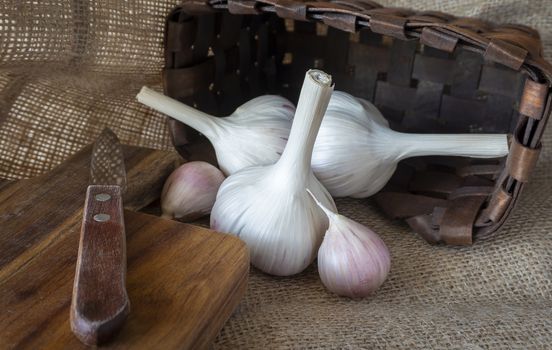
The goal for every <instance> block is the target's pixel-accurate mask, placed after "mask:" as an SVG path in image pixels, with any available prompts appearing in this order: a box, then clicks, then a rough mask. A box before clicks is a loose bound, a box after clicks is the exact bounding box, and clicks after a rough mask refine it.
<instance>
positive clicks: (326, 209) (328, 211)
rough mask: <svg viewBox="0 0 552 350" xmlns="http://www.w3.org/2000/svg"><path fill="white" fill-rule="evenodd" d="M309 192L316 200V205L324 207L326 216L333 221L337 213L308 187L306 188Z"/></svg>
mask: <svg viewBox="0 0 552 350" xmlns="http://www.w3.org/2000/svg"><path fill="white" fill-rule="evenodd" d="M306 190H307V192H308V193H309V194H310V196H311V197H312V199H313V200H314V202H315V203H316V205H318V207H319V208H320V209H322V211H324V213H325V214H326V216H327V217H328V219H329V220H330V221H331V220H332V219H335V217H336V216H337V215H338V214H337V213H334V212H333V211H331V210H330V209H328V208H327V207H326V206H325V205H324V204H322V203H321V202H320V201H319V200H318V198H316V196H315V195H314V194H313V193H312V192H311V190H309V189H308V188H307V189H306Z"/></svg>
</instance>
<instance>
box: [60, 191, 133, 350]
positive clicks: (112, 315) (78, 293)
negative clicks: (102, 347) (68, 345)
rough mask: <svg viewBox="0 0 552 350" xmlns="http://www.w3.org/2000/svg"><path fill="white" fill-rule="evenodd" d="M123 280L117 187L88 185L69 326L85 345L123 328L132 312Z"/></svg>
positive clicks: (121, 223) (122, 230) (122, 238)
mask: <svg viewBox="0 0 552 350" xmlns="http://www.w3.org/2000/svg"><path fill="white" fill-rule="evenodd" d="M125 284H126V237H125V225H124V217H123V203H122V197H121V188H120V187H119V186H98V185H92V186H89V187H88V191H87V193H86V202H85V206H84V214H83V221H82V228H81V236H80V243H79V254H78V258H77V271H76V274H75V282H74V285H73V298H72V300H71V329H72V331H73V333H75V335H76V336H77V337H78V338H79V339H80V340H81V341H82V342H83V343H85V344H88V345H95V344H100V343H103V342H105V341H107V340H109V338H110V337H111V336H112V335H114V334H115V333H116V332H117V331H118V330H119V328H121V326H122V325H123V322H124V320H125V318H126V317H127V315H128V313H129V311H130V303H129V300H128V295H127V291H126V286H125Z"/></svg>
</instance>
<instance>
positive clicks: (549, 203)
mask: <svg viewBox="0 0 552 350" xmlns="http://www.w3.org/2000/svg"><path fill="white" fill-rule="evenodd" d="M178 3H179V1H163V0H152V1H145V0H144V1H124V2H123V1H116V0H112V1H94V0H89V1H84V0H75V1H58V0H57V1H52V0H45V1H40V2H38V1H30V0H29V1H27V0H18V1H16V0H11V1H4V2H2V4H0V178H26V177H31V176H36V175H38V174H41V173H43V172H44V171H46V170H48V169H50V168H51V167H53V166H54V165H55V164H58V163H59V162H61V161H62V160H64V159H65V158H66V157H67V156H69V155H70V154H72V153H74V152H75V151H76V150H78V149H79V148H81V147H82V146H84V145H85V144H87V143H90V142H91V141H93V140H94V139H95V138H96V137H97V136H98V135H99V133H100V132H101V130H102V129H103V128H104V127H105V126H109V127H111V128H112V129H113V130H114V131H115V132H116V134H117V135H118V136H119V138H120V139H121V141H122V142H123V143H127V144H133V145H139V146H146V147H154V148H160V149H171V145H170V139H169V136H168V133H167V129H166V125H165V119H164V117H163V116H161V115H160V114H158V113H155V112H152V111H151V110H149V109H148V108H145V107H143V106H141V105H139V104H138V103H137V102H135V99H134V96H135V94H136V93H137V92H138V90H139V88H140V87H141V86H142V85H144V84H146V85H149V86H153V87H155V88H157V89H159V90H160V89H161V69H162V66H163V45H162V37H163V30H164V23H165V16H166V14H167V13H168V12H169V10H170V9H171V8H172V7H173V6H175V5H177V4H178ZM379 3H381V4H382V5H384V6H403V7H409V8H415V9H418V10H427V9H431V10H439V11H443V12H448V13H451V14H453V15H457V16H473V17H479V18H483V19H487V20H491V21H493V22H499V23H500V22H516V23H521V24H527V25H530V26H532V27H534V28H536V29H538V30H539V31H540V33H541V37H542V40H543V45H544V48H545V56H546V58H547V59H548V60H551V59H552V20H551V18H552V6H551V3H550V2H549V1H529V0H526V1H513V0H509V1H499V0H496V1H477V0H468V1H466V0H462V1H460V0H458V1H437V0H433V1H430V0H421V1H417V2H414V3H411V2H410V1H406V0H400V1H398V0H396V1H393V0H390V1H384V0H380V1H379ZM551 147H552V133H551V130H550V128H549V129H548V131H547V132H546V134H545V136H544V139H543V151H542V154H541V157H540V161H539V164H538V166H537V168H536V171H535V173H534V174H533V178H532V180H531V181H530V182H529V184H528V185H527V187H526V188H525V190H524V193H523V196H522V198H521V201H520V202H519V203H518V205H517V208H516V210H515V211H514V212H513V214H512V215H511V216H510V218H509V219H508V221H507V223H506V225H505V226H504V227H503V228H502V229H501V233H500V235H497V236H495V237H493V238H491V239H489V240H487V241H480V242H476V244H475V245H474V246H472V247H469V248H461V249H457V248H450V247H435V246H430V245H428V244H427V243H425V242H424V241H422V240H421V239H419V238H418V237H416V236H415V235H413V234H412V233H411V232H410V230H409V229H408V228H407V227H406V226H405V225H404V224H401V223H399V222H391V221H389V220H387V219H385V218H384V217H383V215H382V213H381V212H380V211H379V210H377V209H376V208H375V206H373V204H372V203H371V201H357V200H351V199H344V200H339V201H338V202H337V204H338V207H339V209H340V211H341V212H342V213H343V214H345V215H347V216H349V217H351V218H353V219H355V220H357V221H359V222H361V223H363V224H366V225H368V226H370V227H372V228H373V229H374V230H375V231H376V232H378V233H380V234H381V236H382V238H383V239H384V240H385V242H386V243H387V245H388V246H389V248H390V250H391V254H392V259H393V263H392V264H393V265H392V269H391V272H390V275H389V279H388V281H387V282H386V283H385V284H384V286H383V287H382V288H381V289H380V290H379V291H378V292H377V293H376V294H375V295H374V296H373V297H369V298H366V299H364V300H349V299H345V298H340V297H336V296H334V295H332V294H331V293H329V292H327V291H326V290H325V289H324V288H323V286H322V285H321V283H320V280H319V278H318V274H317V272H316V267H315V266H311V267H310V268H309V269H308V270H307V271H305V272H304V273H302V274H301V275H299V276H295V277H290V278H274V277H271V276H267V275H264V274H262V273H260V272H258V271H255V270H254V271H252V273H251V276H250V283H249V287H248V288H249V289H248V292H247V295H246V298H245V299H244V300H243V302H242V303H241V305H240V307H239V308H238V310H237V311H236V312H235V314H234V316H232V318H231V319H230V320H229V321H228V323H227V325H226V326H225V328H224V329H223V331H222V332H221V334H220V335H219V337H218V339H217V340H216V342H215V348H220V349H225V348H228V349H235V348H263V347H264V348H351V349H357V348H370V349H371V348H405V349H413V348H419V349H426V348H459V349H460V348H461V349H479V348H524V349H525V348H534V349H538V348H547V347H549V344H552V332H551V329H552V318H551V316H550V315H551V314H552V282H551V277H552V276H551V273H552V256H551V254H552V253H551V252H552V235H551V230H552V219H551V218H549V215H550V213H551V212H552V198H551V197H552V179H551V177H550V173H551V171H552V152H551V151H550V148H551Z"/></svg>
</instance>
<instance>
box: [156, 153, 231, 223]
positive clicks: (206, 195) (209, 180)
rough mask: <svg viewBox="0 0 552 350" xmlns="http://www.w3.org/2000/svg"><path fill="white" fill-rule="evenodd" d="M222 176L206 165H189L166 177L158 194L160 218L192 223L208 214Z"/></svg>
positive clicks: (222, 179) (200, 163)
mask: <svg viewBox="0 0 552 350" xmlns="http://www.w3.org/2000/svg"><path fill="white" fill-rule="evenodd" d="M222 181H224V174H222V172H221V171H220V170H218V169H217V168H216V167H214V166H213V165H211V164H209V163H207V162H189V163H185V164H183V165H181V166H180V167H178V168H177V169H176V170H175V171H173V172H172V173H171V175H169V177H168V178H167V180H166V181H165V185H164V186H163V191H162V192H161V209H162V210H163V215H162V217H163V218H165V219H179V220H181V221H192V220H195V219H198V218H200V217H202V216H205V215H207V214H209V213H210V212H211V208H213V204H215V198H216V197H217V191H218V189H219V187H220V184H222Z"/></svg>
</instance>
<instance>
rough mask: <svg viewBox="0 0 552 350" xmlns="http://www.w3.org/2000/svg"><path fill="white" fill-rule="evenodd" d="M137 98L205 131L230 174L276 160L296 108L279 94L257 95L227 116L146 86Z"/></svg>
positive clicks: (284, 142)
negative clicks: (207, 112) (200, 109)
mask: <svg viewBox="0 0 552 350" xmlns="http://www.w3.org/2000/svg"><path fill="white" fill-rule="evenodd" d="M136 98H137V99H138V101H139V102H141V103H143V104H145V105H146V106H149V107H151V108H153V109H155V110H157V111H159V112H161V113H164V114H167V115H168V116H170V117H172V118H174V119H176V120H178V121H180V122H182V123H184V124H186V125H188V126H190V127H192V128H194V129H196V130H197V131H199V132H201V133H202V134H203V135H205V137H207V138H208V139H209V141H210V142H211V144H212V145H213V147H214V149H215V153H216V156H217V161H218V163H219V166H220V169H221V170H222V171H223V172H224V173H225V174H226V175H230V174H233V173H235V172H236V171H238V170H240V169H243V168H247V167H250V166H255V165H268V164H274V163H275V162H276V161H277V160H278V159H279V158H280V155H281V154H282V151H283V150H284V147H285V146H286V142H287V139H288V135H289V130H290V128H291V123H292V119H293V114H294V112H295V107H294V106H293V104H292V103H291V102H289V101H288V100H287V99H285V98H283V97H281V96H275V95H265V96H260V97H256V98H254V99H252V100H250V101H248V102H246V103H244V104H243V105H241V106H240V107H238V108H237V109H236V110H235V111H234V113H232V115H230V116H228V117H226V118H216V117H213V116H210V115H208V114H206V113H203V112H201V111H198V110H197V109H195V108H192V107H189V106H187V105H185V104H183V103H181V102H179V101H177V100H174V99H172V98H170V97H167V96H165V95H163V94H160V93H158V92H156V91H154V90H151V89H149V88H147V87H145V86H144V87H143V88H142V90H141V91H140V93H139V94H138V95H137V96H136Z"/></svg>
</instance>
